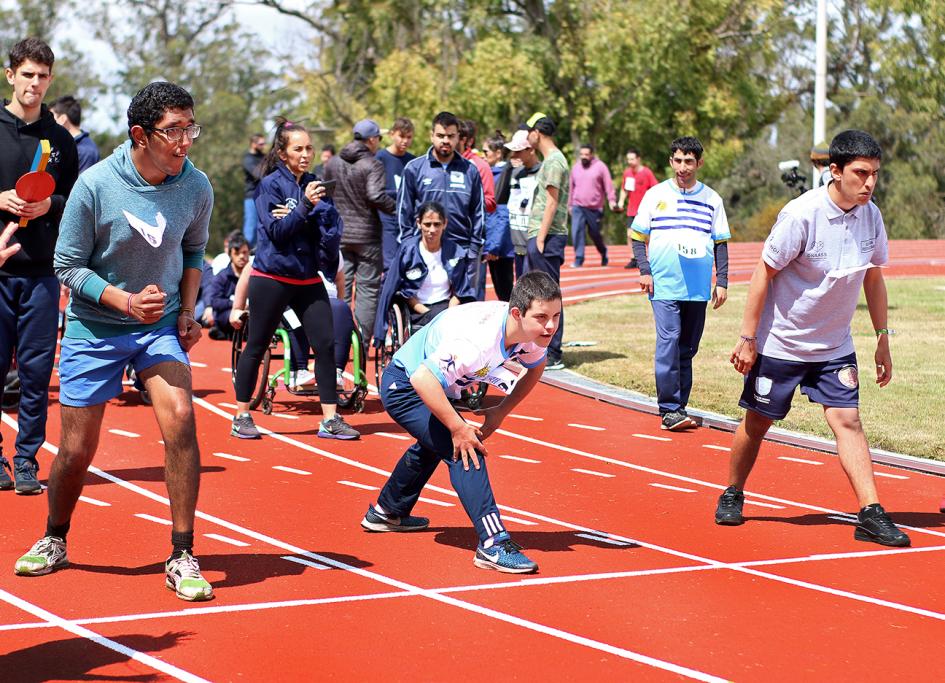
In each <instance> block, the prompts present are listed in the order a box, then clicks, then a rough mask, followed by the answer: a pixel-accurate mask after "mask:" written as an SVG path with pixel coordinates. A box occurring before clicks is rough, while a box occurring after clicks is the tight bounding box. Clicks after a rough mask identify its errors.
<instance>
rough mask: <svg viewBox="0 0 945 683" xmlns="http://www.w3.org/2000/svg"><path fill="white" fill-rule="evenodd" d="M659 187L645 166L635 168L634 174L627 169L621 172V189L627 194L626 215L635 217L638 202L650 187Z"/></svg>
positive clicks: (638, 207)
mask: <svg viewBox="0 0 945 683" xmlns="http://www.w3.org/2000/svg"><path fill="white" fill-rule="evenodd" d="M656 185H659V183H658V182H657V181H656V176H654V175H653V171H651V170H650V169H648V168H647V167H646V166H640V167H638V168H637V171H636V173H634V172H633V171H631V170H630V169H629V168H628V169H626V170H625V171H624V172H623V183H622V185H621V187H622V188H623V190H624V192H626V193H627V215H628V216H636V215H637V211H638V210H639V209H640V200H642V199H643V195H645V194H646V191H647V190H649V189H650V188H651V187H655V186H656Z"/></svg>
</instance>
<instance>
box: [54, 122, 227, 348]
mask: <svg viewBox="0 0 945 683" xmlns="http://www.w3.org/2000/svg"><path fill="white" fill-rule="evenodd" d="M212 209H213V188H212V187H211V186H210V181H209V180H208V179H207V176H206V175H205V174H204V173H203V172H202V171H199V170H198V169H197V168H196V167H195V166H194V165H193V164H192V163H191V162H190V160H189V159H187V160H185V161H184V168H183V170H181V172H180V174H179V175H176V176H169V177H168V178H167V179H165V181H164V182H163V183H161V184H160V185H150V184H149V183H148V182H147V181H146V180H145V179H144V178H142V177H141V174H140V173H138V170H137V169H136V168H135V165H134V163H133V162H132V160H131V141H130V140H129V141H126V142H125V143H124V144H123V145H121V146H119V147H117V148H116V149H115V151H114V152H113V153H112V155H111V156H110V157H108V159H106V160H105V161H104V162H102V163H99V164H96V165H95V166H93V167H91V168H90V169H88V170H87V171H86V172H85V173H83V174H82V175H80V176H79V179H78V181H76V184H75V187H73V189H72V193H71V194H70V195H69V199H68V201H67V202H66V207H65V210H64V211H63V214H62V222H61V223H60V226H59V239H58V240H57V242H56V253H55V257H54V260H53V265H54V267H55V269H56V275H57V276H58V277H59V281H60V282H62V284H64V285H65V286H66V287H68V288H69V289H70V290H71V291H72V295H71V297H70V300H69V306H68V308H67V309H66V318H67V322H66V336H67V337H71V338H80V339H93V338H94V339H107V338H108V337H115V336H118V335H123V334H129V333H131V332H144V331H148V330H154V329H158V328H160V327H167V326H169V325H175V326H176V324H177V314H178V311H179V310H180V282H181V278H182V277H183V275H184V269H185V268H194V269H196V270H201V268H202V266H203V254H204V250H205V249H206V246H207V237H208V234H209V232H208V231H209V225H210V212H211V210H212ZM149 284H156V285H158V286H159V287H160V288H161V290H162V291H164V292H166V293H167V299H166V300H165V308H164V311H165V315H164V317H163V318H161V320H159V321H158V322H156V323H151V324H148V325H145V324H143V323H141V322H139V321H138V320H136V319H135V318H132V317H130V316H127V315H124V314H123V313H119V312H118V311H116V310H114V309H112V308H110V307H108V306H105V305H104V304H102V303H100V300H101V297H102V292H104V291H105V288H106V287H107V286H108V285H113V286H115V287H118V288H119V289H123V290H125V291H126V292H128V293H129V294H132V293H135V292H140V291H141V290H142V289H144V288H145V287H146V286H147V285H149Z"/></svg>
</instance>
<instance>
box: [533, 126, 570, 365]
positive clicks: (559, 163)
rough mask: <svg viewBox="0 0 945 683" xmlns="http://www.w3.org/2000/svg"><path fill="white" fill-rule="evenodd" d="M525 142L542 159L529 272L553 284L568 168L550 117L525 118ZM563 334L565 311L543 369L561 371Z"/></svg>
mask: <svg viewBox="0 0 945 683" xmlns="http://www.w3.org/2000/svg"><path fill="white" fill-rule="evenodd" d="M526 125H527V126H528V143H529V144H530V145H531V146H532V147H534V148H535V149H536V150H537V151H538V153H539V154H541V157H542V164H541V169H540V170H539V171H538V176H537V178H536V188H535V197H534V199H533V200H532V202H533V203H532V210H531V213H530V215H529V217H528V262H527V265H526V268H527V269H528V270H541V271H543V272H545V273H548V275H550V276H551V277H552V278H554V281H555V282H560V280H561V264H562V263H564V248H565V246H567V244H568V191H569V185H570V174H571V171H570V165H569V164H568V160H567V159H566V158H565V156H564V154H562V152H561V150H560V149H558V147H557V145H555V141H554V134H555V131H556V130H557V127H556V126H555V122H554V121H553V120H552V119H551V117H549V116H546V115H545V114H543V113H542V112H536V113H535V114H532V117H531V118H530V119H528V123H527V124H526ZM563 332H564V310H562V311H561V322H560V323H559V325H558V330H557V331H556V332H555V336H554V338H553V339H552V340H551V344H550V345H549V346H548V364H547V365H546V366H545V369H546V370H561V369H563V368H564V362H563V361H562V360H561V338H562V336H563Z"/></svg>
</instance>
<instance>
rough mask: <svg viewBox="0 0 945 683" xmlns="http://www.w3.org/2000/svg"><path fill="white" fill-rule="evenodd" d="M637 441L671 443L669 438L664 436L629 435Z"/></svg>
mask: <svg viewBox="0 0 945 683" xmlns="http://www.w3.org/2000/svg"><path fill="white" fill-rule="evenodd" d="M631 436H635V437H637V438H638V439H649V440H650V441H672V439H670V438H669V437H666V436H653V435H652V434H631Z"/></svg>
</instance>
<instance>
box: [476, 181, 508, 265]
mask: <svg viewBox="0 0 945 683" xmlns="http://www.w3.org/2000/svg"><path fill="white" fill-rule="evenodd" d="M505 168H506V164H501V165H498V166H493V167H492V177H493V178H494V179H495V183H496V187H498V186H499V178H500V177H501V175H502V172H503V171H505ZM482 253H483V254H495V255H496V256H498V257H500V258H513V257H514V256H515V247H514V246H513V245H512V232H511V228H510V227H509V206H508V196H506V198H505V202H502V203H499V197H498V193H497V194H496V205H495V211H494V212H492V213H487V214H486V242H485V244H483V246H482Z"/></svg>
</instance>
